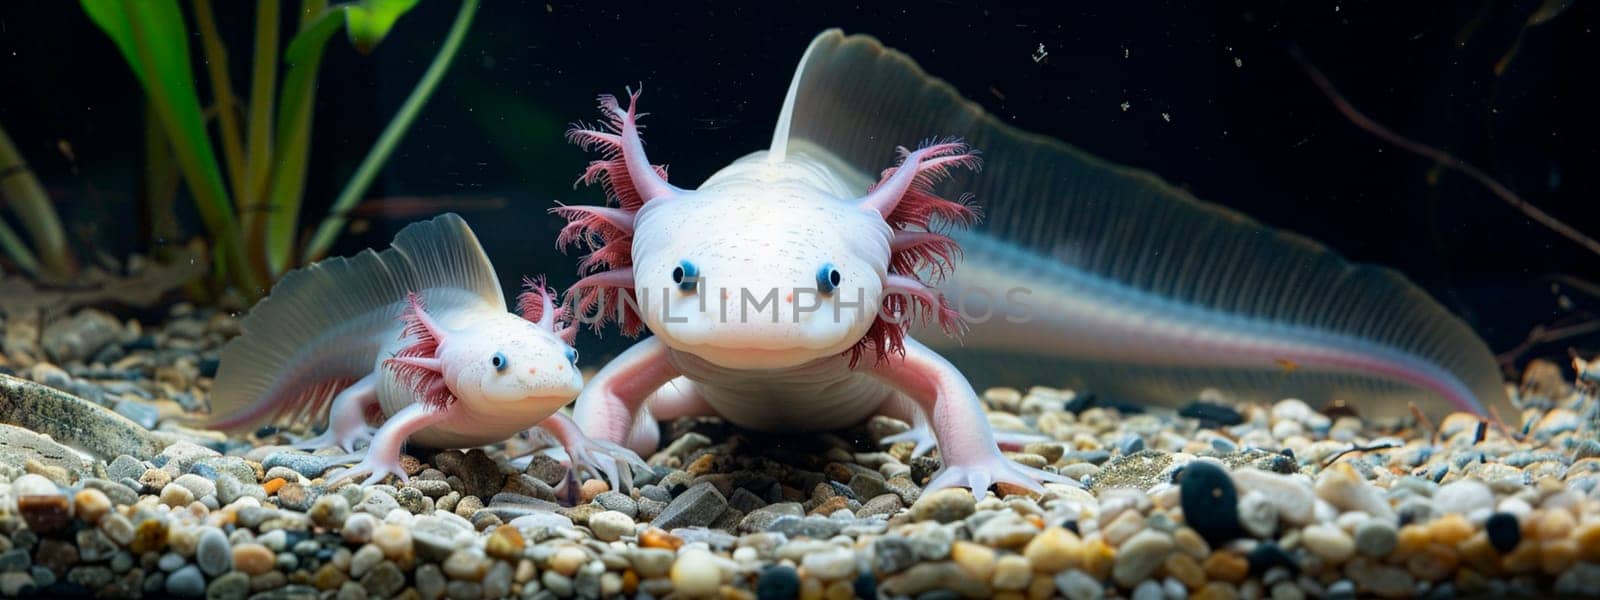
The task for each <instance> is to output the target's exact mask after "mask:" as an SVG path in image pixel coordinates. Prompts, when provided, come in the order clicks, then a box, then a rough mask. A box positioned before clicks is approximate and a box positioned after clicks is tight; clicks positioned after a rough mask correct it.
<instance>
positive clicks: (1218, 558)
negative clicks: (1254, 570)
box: [1204, 552, 1250, 583]
mask: <svg viewBox="0 0 1600 600" xmlns="http://www.w3.org/2000/svg"><path fill="white" fill-rule="evenodd" d="M1204 569H1205V571H1206V575H1210V576H1211V578H1212V579H1217V580H1220V581H1226V582H1228V583H1239V582H1241V581H1244V578H1245V577H1246V576H1248V575H1250V561H1248V560H1245V558H1244V557H1243V556H1239V554H1238V553H1235V552H1217V553H1214V554H1212V555H1211V556H1207V557H1206V562H1205V565H1204Z"/></svg>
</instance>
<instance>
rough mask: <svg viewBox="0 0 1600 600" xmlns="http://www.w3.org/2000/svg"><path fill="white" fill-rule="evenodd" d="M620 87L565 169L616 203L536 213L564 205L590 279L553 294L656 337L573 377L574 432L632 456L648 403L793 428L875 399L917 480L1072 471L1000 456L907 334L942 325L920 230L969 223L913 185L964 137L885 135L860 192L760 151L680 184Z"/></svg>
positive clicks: (852, 413) (854, 419)
mask: <svg viewBox="0 0 1600 600" xmlns="http://www.w3.org/2000/svg"><path fill="white" fill-rule="evenodd" d="M637 99H638V93H632V94H630V98H629V100H630V101H629V106H628V108H627V109H623V108H622V107H621V106H620V105H619V104H618V103H617V101H616V99H615V98H614V97H611V96H601V97H600V106H601V109H602V111H603V112H604V113H605V115H606V117H607V118H608V119H609V120H610V131H597V130H594V129H585V128H574V129H573V130H572V131H571V132H569V138H570V139H572V140H573V141H575V142H576V143H578V144H580V145H582V146H584V147H593V148H599V149H600V150H601V151H602V152H604V154H605V157H606V158H605V159H604V160H599V161H596V162H594V163H592V165H591V166H590V168H589V170H588V172H587V173H586V174H585V176H584V180H585V181H589V182H598V183H601V184H602V185H604V186H605V188H606V189H607V190H608V192H609V194H610V197H611V200H612V201H613V202H614V203H615V205H616V207H615V208H608V207H592V206H563V207H558V208H556V209H554V211H555V212H557V213H559V214H561V215H563V216H566V217H567V218H569V219H570V220H571V221H570V222H569V223H568V225H567V227H566V228H565V229H564V230H563V231H562V235H561V238H560V239H559V240H558V243H560V244H563V245H565V244H566V243H570V242H575V241H576V242H587V243H588V244H589V245H590V246H591V247H592V248H593V249H594V252H593V253H592V254H590V255H589V256H588V257H586V258H585V259H584V260H583V261H582V263H581V264H580V270H582V271H585V272H589V273H592V274H590V275H588V276H587V277H585V278H583V279H582V280H581V281H579V282H578V283H576V284H574V286H573V288H572V290H569V294H576V296H575V298H576V304H577V307H578V309H579V311H580V312H582V313H583V314H585V315H588V316H592V317H596V318H595V321H594V322H595V324H596V325H598V324H599V323H601V322H604V321H605V320H608V319H611V318H616V319H617V320H619V321H620V323H621V326H622V328H623V330H624V331H625V332H626V333H628V334H630V335H636V334H637V333H638V332H639V330H640V329H641V328H642V327H643V326H648V327H649V329H650V331H651V332H653V333H654V334H655V335H654V337H651V338H649V339H646V340H644V341H641V342H639V343H638V344H636V345H634V346H633V347H632V348H630V349H628V350H627V351H626V352H624V353H623V354H622V355H620V356H619V357H617V358H616V359H615V360H614V361H612V362H611V363H610V364H608V365H606V367H605V368H603V369H602V370H601V371H600V372H599V373H598V374H597V375H596V376H595V379H594V381H592V382H591V384H590V385H589V386H588V387H587V388H585V390H584V393H583V394H582V395H581V396H580V397H579V399H578V406H577V410H576V413H575V416H576V418H577V421H578V423H579V424H580V425H581V426H582V427H583V429H584V431H585V432H586V433H588V434H589V435H591V436H593V437H595V438H598V439H603V440H608V441H612V442H619V443H620V442H626V443H627V445H628V446H630V447H631V448H633V449H635V450H636V451H639V452H641V453H642V452H645V451H648V450H650V449H653V448H654V447H655V446H656V444H657V443H658V439H657V437H658V435H659V433H658V432H657V430H656V428H655V422H654V420H653V419H655V418H674V417H681V416H692V415H720V416H722V417H723V418H725V419H727V420H728V421H730V422H732V423H734V424H736V425H739V426H742V427H746V428H752V429H759V430H784V431H795V430H828V429H839V428H844V427H847V426H850V425H853V424H855V423H859V422H861V421H862V420H864V419H866V418H868V417H870V416H872V415H874V414H885V415H888V416H892V417H895V418H899V419H902V420H905V421H911V422H913V423H914V424H915V425H916V426H915V427H914V428H913V430H911V431H910V432H907V433H906V434H903V435H900V436H894V437H891V438H889V439H887V440H886V441H889V442H893V441H898V440H912V441H916V442H918V444H917V446H918V447H917V449H916V451H917V452H919V453H920V452H922V451H925V450H927V449H928V448H930V447H931V446H933V444H934V442H935V441H937V444H938V447H939V450H940V455H941V459H942V460H943V468H942V469H940V471H939V472H938V473H936V474H935V475H934V477H933V478H932V479H931V480H930V481H929V483H928V488H927V489H936V488H942V487H950V486H967V487H970V488H972V489H974V490H977V491H978V492H979V493H981V492H983V491H984V490H987V489H988V488H989V486H990V484H991V483H1008V484H1014V485H1018V486H1023V487H1026V488H1030V489H1034V490H1037V491H1042V490H1043V487H1042V486H1041V485H1040V484H1039V483H1038V482H1039V481H1040V480H1042V481H1053V482H1059V483H1075V482H1073V481H1072V480H1071V479H1069V478H1067V477H1064V476H1061V475H1058V474H1055V473H1051V472H1047V471H1043V470H1039V469H1034V468H1030V467H1026V466H1023V465H1020V464H1017V463H1014V462H1012V461H1011V460H1009V459H1007V458H1005V457H1004V456H1003V455H1001V453H1000V449H999V447H998V446H997V443H996V438H995V435H994V433H993V432H992V431H991V430H990V427H989V423H988V421H987V418H986V417H985V415H984V413H983V409H982V406H981V404H980V401H979V398H978V396H977V394H976V393H975V392H974V391H973V388H972V386H971V385H970V384H968V383H967V380H966V378H965V377H963V376H962V374H961V373H960V372H959V371H958V370H956V368H955V367H954V366H952V365H951V364H950V363H949V362H947V361H945V360H944V359H943V358H941V357H940V356H939V355H938V354H937V353H935V352H933V351H932V350H930V349H928V348H927V347H926V346H924V345H922V344H921V343H918V342H917V341H916V340H915V339H912V338H910V337H907V335H906V331H907V329H908V328H909V327H910V326H911V325H912V323H913V322H916V321H919V320H922V319H924V318H933V319H936V320H937V321H938V323H939V324H940V325H941V326H942V327H944V328H946V330H947V331H951V332H954V331H955V330H957V329H959V328H960V323H959V321H958V319H959V316H958V314H957V311H956V310H955V308H954V307H952V306H951V305H950V304H949V303H948V302H947V301H946V300H945V299H944V297H943V296H942V295H940V294H939V293H938V292H936V291H934V290H933V289H932V288H931V287H930V286H929V284H928V281H927V279H929V278H936V277H939V276H941V275H942V274H943V273H945V272H947V271H948V270H949V269H950V268H951V266H952V265H951V262H952V260H953V258H954V254H955V253H956V252H957V251H958V249H957V247H956V245H955V242H954V241H952V240H951V239H950V238H949V237H947V236H945V235H943V234H941V233H938V232H937V230H938V228H939V225H940V224H948V225H953V226H961V225H965V224H967V223H970V222H972V221H973V220H975V219H976V218H977V211H976V209H975V207H974V206H972V205H971V204H970V203H969V202H967V201H966V199H965V198H963V199H960V200H954V201H953V200H947V199H944V198H941V197H939V196H938V195H936V194H934V193H933V192H932V188H933V186H934V184H935V183H937V182H938V181H939V180H940V179H941V178H943V177H945V176H946V175H947V174H948V173H949V172H950V171H951V170H952V169H957V168H976V167H977V166H978V157H977V156H976V154H975V153H973V152H971V151H970V150H969V149H968V148H967V147H966V145H964V144H962V143H960V142H958V141H953V140H944V141H939V142H931V143H928V144H925V145H923V146H922V147H920V148H918V149H916V150H905V149H903V148H902V149H901V150H902V151H901V153H902V157H901V163H900V164H899V165H898V166H896V167H893V168H890V169H888V170H886V171H884V174H883V177H882V180H881V181H880V182H879V183H878V184H876V185H875V186H873V187H872V189H871V190H858V189H851V188H850V187H849V186H847V185H846V184H845V183H844V182H843V181H841V180H839V179H837V178H834V177H831V176H830V175H829V173H830V172H831V171H830V168H829V166H828V165H825V164H822V163H820V162H817V161H814V160H810V159H809V158H808V157H805V156H790V157H788V158H787V159H782V158H781V157H776V158H775V157H771V156H769V155H766V154H765V153H758V154H755V155H752V156H750V157H747V158H745V159H743V160H740V161H738V162H736V163H734V164H732V165H731V166H729V167H727V168H725V169H723V170H721V171H719V172H718V173H716V174H715V175H713V176H712V177H711V178H710V179H708V180H706V182H705V183H704V184H702V185H701V186H700V187H699V188H698V189H695V190H684V189H679V188H676V187H673V186H672V185H670V184H668V183H667V181H666V177H665V171H664V169H660V168H656V167H652V166H651V165H650V163H649V162H648V161H647V160H646V159H645V154H644V147H643V146H642V145H641V142H640V139H639V127H638V124H637V118H638V116H639V115H638V114H637V113H635V112H634V105H635V104H636V102H637ZM863 193H864V195H863ZM930 427H931V434H929V429H930Z"/></svg>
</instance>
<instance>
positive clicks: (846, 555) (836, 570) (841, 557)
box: [680, 548, 856, 581]
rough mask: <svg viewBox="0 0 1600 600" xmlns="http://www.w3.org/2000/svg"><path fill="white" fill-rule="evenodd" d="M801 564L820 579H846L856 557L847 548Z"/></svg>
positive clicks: (818, 554) (814, 556)
mask: <svg viewBox="0 0 1600 600" xmlns="http://www.w3.org/2000/svg"><path fill="white" fill-rule="evenodd" d="M680 560H681V559H680ZM800 564H801V566H803V567H805V569H806V572H807V573H810V574H812V575H814V576H816V577H817V578H818V579H822V580H830V581H831V580H834V579H844V578H845V577H848V576H850V575H853V574H855V571H856V555H855V553H854V552H851V551H850V550H849V549H846V548H833V549H831V550H824V551H822V552H813V553H811V554H807V555H806V557H805V558H804V559H802V560H801V561H800Z"/></svg>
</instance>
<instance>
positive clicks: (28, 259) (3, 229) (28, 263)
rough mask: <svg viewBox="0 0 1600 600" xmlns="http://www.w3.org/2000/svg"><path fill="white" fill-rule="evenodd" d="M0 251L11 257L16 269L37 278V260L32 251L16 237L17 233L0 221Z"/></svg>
mask: <svg viewBox="0 0 1600 600" xmlns="http://www.w3.org/2000/svg"><path fill="white" fill-rule="evenodd" d="M0 250H3V251H5V253H6V256H9V257H11V262H14V263H17V268H19V269H22V272H24V273H27V274H29V275H32V276H34V277H38V276H39V259H37V258H34V256H33V251H32V250H29V249H28V245H27V244H24V243H22V238H20V237H17V232H15V231H12V230H11V226H10V225H6V222H5V221H0Z"/></svg>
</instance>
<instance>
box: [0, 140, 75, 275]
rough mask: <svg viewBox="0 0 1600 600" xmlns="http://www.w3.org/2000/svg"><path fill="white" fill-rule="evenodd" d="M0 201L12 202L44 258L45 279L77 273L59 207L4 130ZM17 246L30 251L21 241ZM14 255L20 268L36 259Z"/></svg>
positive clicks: (1, 145) (0, 153) (0, 162)
mask: <svg viewBox="0 0 1600 600" xmlns="http://www.w3.org/2000/svg"><path fill="white" fill-rule="evenodd" d="M0 198H4V199H5V200H7V201H9V202H10V203H11V210H14V211H16V212H17V217H18V218H20V219H21V220H22V226H23V227H24V228H25V229H26V230H27V232H28V237H30V238H32V239H33V244H34V246H35V247H36V248H37V249H38V251H39V254H40V255H41V256H43V258H44V274H45V275H48V276H50V277H52V278H56V279H66V278H69V277H71V276H72V275H73V274H75V273H76V272H77V270H78V265H77V261H76V260H74V259H73V256H72V249H71V248H69V247H67V236H66V233H64V232H63V231H62V229H61V219H60V218H58V217H57V216H56V209H55V207H54V206H52V205H51V204H50V196H49V195H48V194H46V193H45V191H44V186H43V185H40V184H39V178H38V177H35V176H34V175H33V171H30V170H29V169H28V163H27V162H26V161H24V160H23V159H22V153H20V152H18V151H17V147H16V145H15V144H13V143H11V136H9V135H6V131H5V129H4V128H0ZM11 237H12V238H13V239H15V238H16V234H15V233H14V232H13V233H11ZM16 244H17V245H18V247H21V248H22V249H24V250H26V247H25V246H21V241H20V240H18V241H17V242H16ZM12 254H13V255H14V256H13V259H14V260H17V262H18V266H22V263H23V262H24V261H25V260H26V259H33V258H34V257H33V255H32V254H31V253H30V254H29V255H28V256H27V257H26V259H19V258H16V257H15V253H12ZM31 270H32V271H37V270H38V269H37V268H34V269H31Z"/></svg>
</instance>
